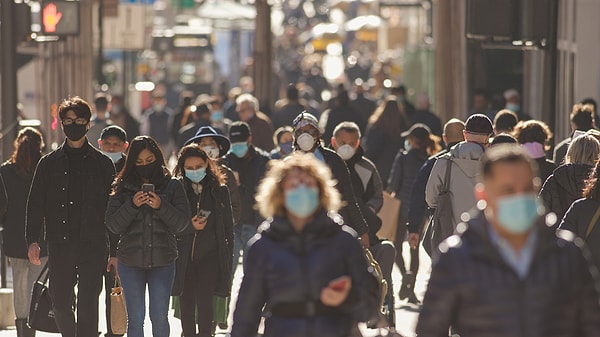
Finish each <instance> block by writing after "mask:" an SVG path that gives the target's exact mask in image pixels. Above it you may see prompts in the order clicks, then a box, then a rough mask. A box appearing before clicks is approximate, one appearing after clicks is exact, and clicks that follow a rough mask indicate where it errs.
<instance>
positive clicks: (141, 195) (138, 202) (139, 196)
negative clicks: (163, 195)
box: [133, 191, 150, 207]
mask: <svg viewBox="0 0 600 337" xmlns="http://www.w3.org/2000/svg"><path fill="white" fill-rule="evenodd" d="M149 200H150V197H149V196H148V193H146V192H142V191H139V192H137V193H136V194H134V196H133V204H134V205H135V206H136V207H140V206H142V205H144V204H146V203H147V202H148V201H149Z"/></svg>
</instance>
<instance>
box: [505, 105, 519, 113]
mask: <svg viewBox="0 0 600 337" xmlns="http://www.w3.org/2000/svg"><path fill="white" fill-rule="evenodd" d="M506 108H507V109H508V110H510V111H512V112H514V113H517V112H519V110H521V106H520V105H519V104H514V103H507V104H506Z"/></svg>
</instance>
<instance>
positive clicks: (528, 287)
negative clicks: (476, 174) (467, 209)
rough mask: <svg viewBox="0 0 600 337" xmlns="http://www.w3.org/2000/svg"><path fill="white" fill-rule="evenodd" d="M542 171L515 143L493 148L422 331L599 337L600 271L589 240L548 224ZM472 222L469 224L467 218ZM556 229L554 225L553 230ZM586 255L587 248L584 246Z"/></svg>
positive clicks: (435, 274) (430, 294) (449, 246)
mask: <svg viewBox="0 0 600 337" xmlns="http://www.w3.org/2000/svg"><path fill="white" fill-rule="evenodd" d="M536 171H537V167H536V165H535V162H534V161H533V160H532V159H531V158H530V157H529V156H528V155H527V154H526V152H525V151H524V150H523V149H522V148H520V147H517V146H515V145H511V144H501V145H497V146H495V147H492V148H490V149H489V150H488V151H487V153H486V155H485V157H484V158H483V160H482V168H481V171H480V172H481V176H482V180H481V182H480V183H479V184H478V185H477V186H476V188H475V195H476V196H477V199H479V202H478V203H477V205H478V206H479V210H474V211H473V212H472V213H471V214H470V217H467V216H466V215H467V214H466V213H465V216H464V217H463V219H464V220H465V222H463V223H461V224H459V225H458V227H457V232H458V234H457V235H454V236H451V237H449V238H448V239H447V240H446V241H444V242H443V243H442V244H441V245H440V246H439V252H440V253H441V255H440V256H439V259H437V260H436V261H435V262H434V265H433V269H432V273H431V278H430V280H429V285H428V289H427V293H426V294H425V299H424V301H423V307H422V309H421V314H420V316H419V322H418V324H417V329H416V332H417V334H418V335H419V336H420V337H429V336H432V337H433V336H447V335H448V330H449V329H450V328H451V329H452V330H453V333H455V334H458V335H460V336H463V337H469V336H481V335H482V333H484V334H485V336H488V337H494V336H503V337H512V336H528V337H541V336H544V337H547V336H563V337H564V336H572V337H585V336H598V335H599V331H600V304H599V297H598V292H597V289H598V288H597V285H598V280H597V279H596V278H597V277H598V273H597V271H595V270H593V271H592V270H591V268H592V267H591V264H590V261H588V260H587V259H586V257H588V256H589V254H584V251H583V250H582V248H583V247H582V246H583V241H582V240H580V239H577V238H576V236H575V235H574V234H573V233H571V232H568V231H563V230H559V231H554V229H553V228H551V227H550V226H551V225H552V224H553V223H554V222H556V220H557V219H556V216H554V215H553V214H550V215H548V216H544V214H543V211H542V210H543V208H542V207H540V205H539V201H538V199H537V192H538V190H539V179H536V178H535V177H536ZM467 218H469V219H467ZM549 225H550V226H549ZM584 249H585V248H584Z"/></svg>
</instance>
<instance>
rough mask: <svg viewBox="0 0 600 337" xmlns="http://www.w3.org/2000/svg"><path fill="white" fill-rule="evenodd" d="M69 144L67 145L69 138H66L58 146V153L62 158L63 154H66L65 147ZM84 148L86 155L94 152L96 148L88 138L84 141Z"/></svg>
mask: <svg viewBox="0 0 600 337" xmlns="http://www.w3.org/2000/svg"><path fill="white" fill-rule="evenodd" d="M66 146H68V145H67V139H66V138H65V140H64V141H63V143H62V144H60V146H59V147H58V149H56V151H55V152H56V155H57V156H58V157H59V158H60V157H63V156H66V155H67V154H66V150H65V147H66ZM83 148H84V149H85V153H86V155H89V154H91V153H93V152H94V148H93V147H92V146H91V145H90V142H89V141H88V140H87V138H86V141H85V142H84V143H83Z"/></svg>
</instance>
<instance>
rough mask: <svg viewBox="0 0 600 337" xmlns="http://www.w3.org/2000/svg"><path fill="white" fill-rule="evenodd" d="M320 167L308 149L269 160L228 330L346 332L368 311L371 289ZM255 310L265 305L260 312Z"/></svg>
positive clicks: (374, 290)
mask: <svg viewBox="0 0 600 337" xmlns="http://www.w3.org/2000/svg"><path fill="white" fill-rule="evenodd" d="M333 184H334V181H333V177H332V174H331V171H330V170H329V169H328V167H327V166H326V165H325V164H324V163H322V162H321V161H319V160H318V159H316V158H315V156H313V155H311V154H302V153H294V154H292V155H290V156H289V157H288V159H285V160H280V161H275V163H274V165H273V166H272V167H271V168H270V169H269V171H268V173H267V175H266V177H265V179H263V180H262V182H261V183H260V186H259V188H258V193H257V195H256V207H257V208H258V209H259V210H260V213H261V215H262V216H263V217H264V218H266V219H268V220H267V221H265V222H264V223H263V224H262V225H261V226H260V229H259V231H260V235H257V236H255V237H254V239H253V240H252V241H251V243H250V245H249V247H248V250H247V252H248V255H247V256H246V257H245V258H246V261H245V262H244V278H243V280H242V285H241V288H240V291H239V296H238V299H237V303H236V305H235V313H234V316H233V327H232V329H231V336H232V337H248V336H256V334H257V330H258V326H259V323H260V320H261V317H263V316H264V317H265V324H264V326H265V328H264V333H263V336H265V337H275V336H276V337H295V336H319V337H345V336H353V335H354V334H353V333H354V332H355V331H357V323H358V322H365V321H367V320H369V319H372V318H373V317H375V315H376V312H377V309H378V302H379V291H378V286H377V281H376V279H375V278H374V277H373V275H372V274H371V273H370V272H369V268H368V266H367V263H366V259H365V257H364V253H363V251H362V249H361V247H360V245H359V243H358V242H357V240H356V232H355V231H354V230H352V229H351V228H349V227H347V226H344V225H343V224H342V219H341V217H340V216H339V215H338V214H337V213H336V212H337V210H338V209H339V208H340V206H341V203H342V200H341V196H340V193H339V192H338V191H337V189H336V188H335V187H334V186H333ZM263 313H265V314H264V315H263Z"/></svg>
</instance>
